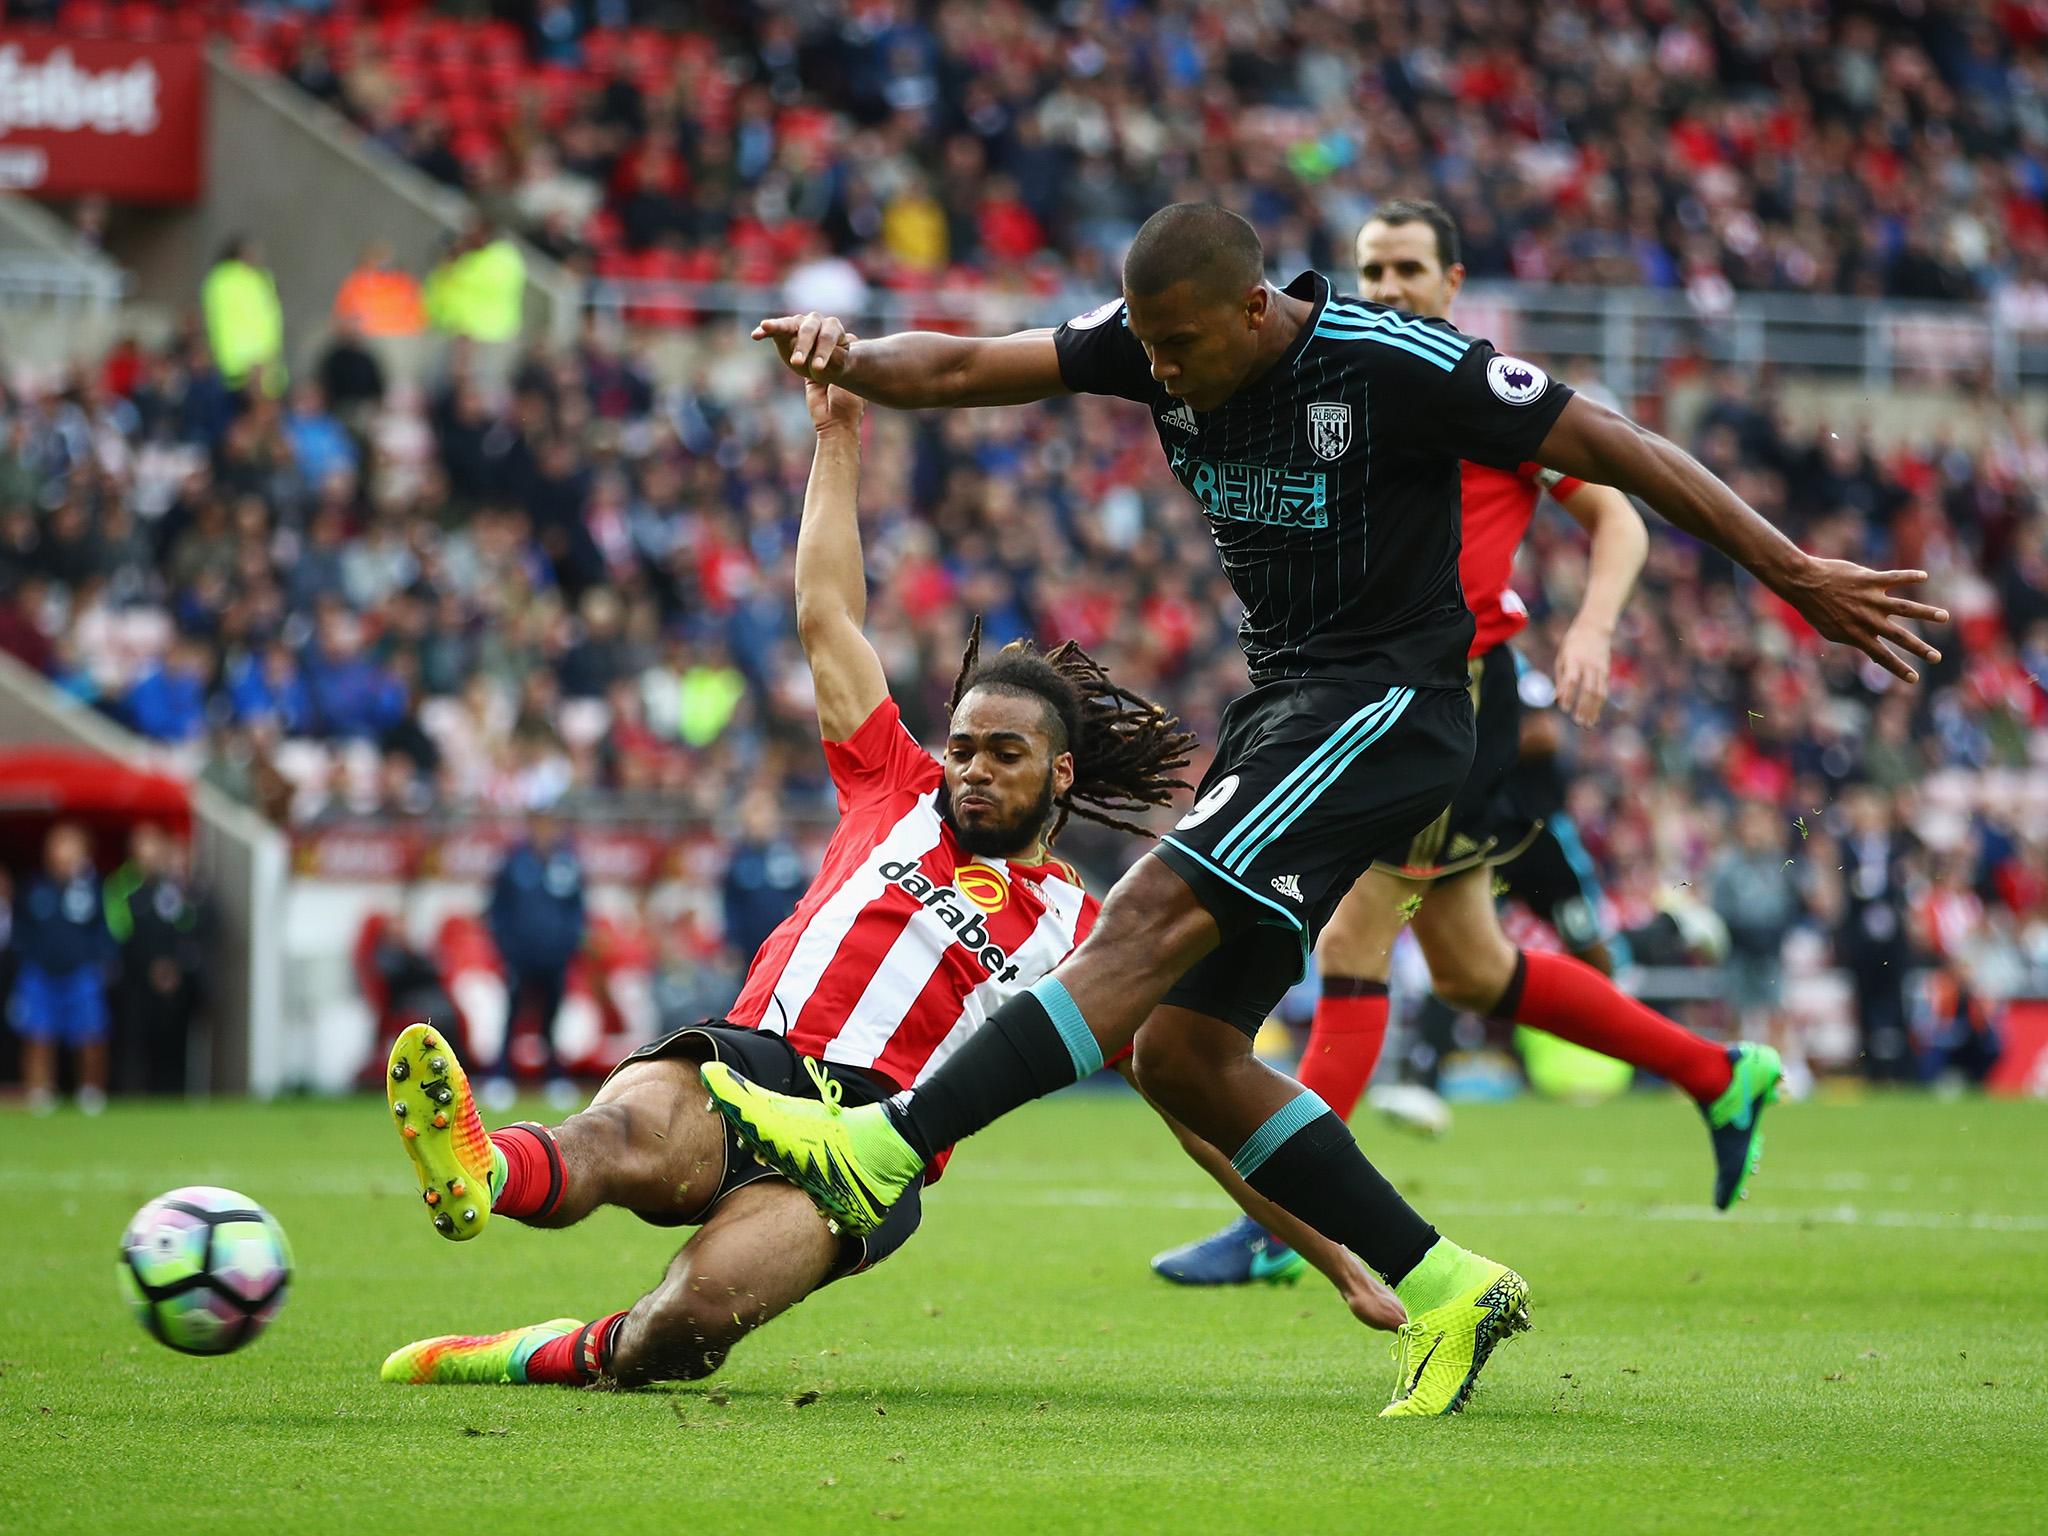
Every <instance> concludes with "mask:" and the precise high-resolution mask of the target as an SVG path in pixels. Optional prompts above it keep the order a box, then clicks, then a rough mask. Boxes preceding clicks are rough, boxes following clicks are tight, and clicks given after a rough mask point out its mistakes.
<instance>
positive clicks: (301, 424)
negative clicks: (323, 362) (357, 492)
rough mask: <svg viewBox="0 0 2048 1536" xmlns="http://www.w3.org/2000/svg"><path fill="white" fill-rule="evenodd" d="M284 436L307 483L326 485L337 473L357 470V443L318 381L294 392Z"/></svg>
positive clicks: (285, 423)
mask: <svg viewBox="0 0 2048 1536" xmlns="http://www.w3.org/2000/svg"><path fill="white" fill-rule="evenodd" d="M284 436H285V441H286V442H288V443H290V444H291V449H292V457H293V459H295V460H296V461H297V463H298V466H299V475H300V477H301V478H302V479H304V481H305V482H306V484H307V485H314V486H317V485H324V484H326V483H327V481H328V480H330V479H331V478H333V477H334V476H335V475H337V474H349V475H353V474H354V473H355V472H356V468H357V464H358V459H357V456H356V445H355V442H354V440H353V439H352V438H350V436H349V435H348V430H347V429H346V428H345V427H343V426H342V424H341V423H340V422H339V421H337V420H335V418H334V417H333V416H331V415H329V414H328V411H327V401H326V397H325V396H324V395H323V394H322V392H321V389H320V386H319V385H318V384H301V385H300V386H299V387H298V388H297V389H295V390H294V391H292V408H291V409H290V410H289V411H287V412H286V413H285V418H284Z"/></svg>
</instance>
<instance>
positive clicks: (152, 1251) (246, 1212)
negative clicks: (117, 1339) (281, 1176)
mask: <svg viewBox="0 0 2048 1536" xmlns="http://www.w3.org/2000/svg"><path fill="white" fill-rule="evenodd" d="M120 1273H121V1289H122V1290H123V1292H124V1293H125V1294H126V1295H127V1297H128V1304H129V1305H130V1306H131V1307H133V1308H134V1310H135V1320H136V1321H137V1322H139V1323H141V1324H142V1326H143V1327H144V1328H147V1329H148V1330H149V1332H150V1334H151V1335H152V1336H153V1337H154V1338H156V1339H157V1340H158V1341H159V1342H161V1343H164V1344H168V1345H170V1346H171V1348H173V1349H175V1350H178V1351H179V1352H181V1353H183V1354H187V1355H225V1354H228V1353H229V1352H231V1351H233V1350H237V1349H240V1348H241V1347H242V1346H243V1345H244V1344H247V1343H249V1342H250V1341H251V1340H252V1339H254V1338H255V1337H256V1336H257V1335H258V1334H259V1333H261V1332H262V1331H263V1330H264V1329H265V1328H267V1327H269V1326H270V1320H271V1319H272V1318H274V1317H276V1316H277V1313H278V1309H279V1308H281V1307H282V1306H283V1305H284V1293H285V1287H286V1286H287V1285H289V1284H290V1283H291V1278H292V1250H291V1245H290V1244H288V1243H287V1242H286V1241H285V1237H284V1228H282V1227H280V1226H279V1225H278V1224H277V1220H276V1218H275V1217H273V1216H272V1215H271V1214H270V1213H269V1212H268V1211H266V1210H264V1209H263V1207H262V1206H260V1205H258V1204H257V1203H256V1202H255V1201H253V1200H251V1199H249V1198H247V1197H246V1196H244V1195H238V1194H236V1193H235V1192H234V1191H233V1190H231V1189H217V1188H215V1187H214V1186H213V1185H211V1184H194V1185H191V1186H189V1187H188V1188H185V1189H174V1190H172V1191H171V1192H170V1193H169V1194H167V1195H159V1196H157V1198H156V1199H154V1200H152V1201H150V1202H149V1204H147V1205H145V1206H144V1207H143V1208H142V1209H141V1210H139V1211H137V1212H136V1213H135V1217H134V1219H133V1220H132V1221H130V1222H129V1223H128V1230H127V1232H126V1233H125V1234H123V1236H122V1238H121V1266H120Z"/></svg>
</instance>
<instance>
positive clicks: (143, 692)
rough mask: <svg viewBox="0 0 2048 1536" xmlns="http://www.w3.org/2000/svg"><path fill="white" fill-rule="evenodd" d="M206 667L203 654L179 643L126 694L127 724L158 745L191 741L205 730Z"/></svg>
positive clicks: (186, 644)
mask: <svg viewBox="0 0 2048 1536" xmlns="http://www.w3.org/2000/svg"><path fill="white" fill-rule="evenodd" d="M206 670H207V669H206V664H205V661H204V657H203V653H202V652H201V651H200V650H199V648H198V647H197V646H194V645H192V644H190V643H189V642H183V641H181V642H179V643H178V644H177V645H174V646H173V647H172V648H171V653H170V655H168V656H167V657H165V658H164V659H163V660H162V661H161V662H159V663H158V664H157V665H155V666H154V667H151V668H150V669H149V670H148V671H147V672H145V673H143V674H142V676H141V677H139V678H137V679H136V680H135V684H134V686H133V687H131V688H130V689H129V690H128V697H127V699H126V700H124V701H123V705H124V708H125V710H126V712H127V715H128V721H129V723H130V724H131V725H133V726H134V727H135V729H136V730H138V731H140V732H142V734H143V735H145V736H148V737H151V738H153V739H155V740H157V741H173V742H177V741H191V740H192V739H193V738H194V737H196V736H198V735H200V734H201V733H202V732H203V731H204V730H205V729H206V686H207V677H206Z"/></svg>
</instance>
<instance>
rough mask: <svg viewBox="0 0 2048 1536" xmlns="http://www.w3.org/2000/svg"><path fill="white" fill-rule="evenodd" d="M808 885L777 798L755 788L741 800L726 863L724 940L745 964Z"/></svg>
mask: <svg viewBox="0 0 2048 1536" xmlns="http://www.w3.org/2000/svg"><path fill="white" fill-rule="evenodd" d="M809 883H810V871H809V869H808V868H806V866H805V863H804V858H803V855H802V854H800V853H799V852H797V848H796V845H795V844H794V843H792V842H791V841H790V840H789V836H788V833H787V832H786V831H785V830H784V827H783V821H782V812H781V809H780V807H778V806H777V805H776V803H775V796H774V795H773V794H771V793H769V792H768V791H766V790H761V789H756V790H753V791H752V792H750V793H749V794H748V795H747V797H746V799H744V800H742V801H741V802H740V818H739V838H738V840H737V841H736V842H735V843H734V844H733V846H732V852H731V855H730V857H729V858H728V860H727V862H726V866H725V880H724V891H723V894H724V899H725V942H726V946H727V948H729V949H731V950H732V951H733V953H734V954H736V955H738V956H739V957H740V960H741V963H742V964H745V963H748V962H750V961H751V960H752V958H753V956H754V955H755V953H756V952H758V951H759V949H760V948H761V946H762V945H763V944H765V943H766V942H767V941H768V935H769V934H771V933H773V932H774V931H775V930H776V928H778V927H779V926H780V925H781V923H782V920H783V919H784V918H786V917H788V916H789V914H790V913H792V912H794V911H795V910H796V904H797V898H799V897H800V896H802V895H803V893H804V887H805V886H806V885H807V884H809Z"/></svg>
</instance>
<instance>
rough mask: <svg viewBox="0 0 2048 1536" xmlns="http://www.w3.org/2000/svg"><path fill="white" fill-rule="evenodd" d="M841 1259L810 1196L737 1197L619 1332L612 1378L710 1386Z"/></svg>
mask: <svg viewBox="0 0 2048 1536" xmlns="http://www.w3.org/2000/svg"><path fill="white" fill-rule="evenodd" d="M693 1096H694V1095H693ZM700 1104H701V1101H700ZM701 1112H702V1113H704V1114H705V1116H706V1118H707V1119H711V1120H713V1121H714V1122H715V1121H716V1117H715V1116H713V1115H711V1114H710V1113H709V1111H701ZM839 1251H840V1239H839V1238H838V1237H837V1236H836V1235H834V1233H833V1232H832V1230H831V1228H829V1227H828V1226H826V1224H825V1222H824V1220H823V1219H822V1218H821V1217H820V1216H819V1215H818V1210H817V1207H816V1206H814V1205H812V1204H811V1201H810V1197H809V1196H807V1195H805V1194H804V1193H803V1191H801V1190H799V1189H796V1188H794V1187H792V1186H790V1185H788V1184H785V1183H783V1182H782V1181H781V1180H780V1179H763V1180H761V1181H760V1182H759V1183H755V1184H749V1185H747V1186H746V1187H745V1188H744V1189H738V1190H735V1191H733V1193H732V1194H730V1195H728V1196H727V1197H726V1198H725V1199H723V1200H721V1201H720V1202H719V1203H718V1208H717V1209H716V1210H715V1211H713V1212H712V1213H711V1218H710V1220H708V1221H706V1222H705V1223H704V1225H703V1226H702V1227H700V1228H699V1229H698V1230H697V1234H696V1235H695V1236H694V1237H692V1238H691V1239H690V1240H689V1241H688V1242H687V1243H685V1244H684V1245H683V1248H682V1251H681V1252H680V1253H678V1254H677V1255H676V1257H675V1260H674V1262H673V1263H671V1264H670V1265H669V1268H668V1273H667V1274H666V1275H665V1276H663V1278H662V1282H661V1284H660V1285H658V1286H656V1287H655V1288H654V1289H653V1290H652V1291H649V1292H648V1293H647V1294H646V1295H645V1296H643V1297H641V1298H640V1300H639V1301H637V1302H635V1303H634V1304H633V1307H632V1310H630V1311H629V1312H627V1314H626V1316H625V1318H624V1319H623V1320H622V1321H621V1322H620V1324H619V1326H618V1328H617V1330H616V1331H615V1332H614V1333H613V1334H612V1337H611V1347H610V1352H609V1355H608V1357H607V1358H606V1361H605V1374H607V1375H608V1376H610V1377H612V1378H613V1379H614V1380H616V1381H617V1382H619V1383H620V1385H622V1386H638V1385H640V1384H642V1383H644V1382H650V1381H694V1380H696V1379H697V1378H699V1377H701V1376H709V1375H710V1374H711V1373H712V1372H713V1371H715V1370H717V1369H718V1368H719V1367H720V1366H721V1365H723V1364H724V1363H725V1357H726V1355H727V1354H728V1353H729V1352H730V1351H731V1349H732V1347H733V1346H734V1345H735V1344H737V1343H738V1342H739V1341H740V1340H741V1339H743V1338H745V1337H746V1336H747V1335H748V1334H750V1333H752V1332H753V1331H754V1330H755V1329H756V1328H759V1327H760V1326H761V1325H762V1324H763V1323H766V1322H768V1321H769V1320H771V1319H773V1318H776V1317H779V1316H781V1315H782V1314H783V1313H784V1312H787V1311H788V1310H789V1309H790V1308H791V1307H793V1306H795V1305H796V1304H797V1303H798V1302H800V1301H802V1300H803V1299H804V1298H805V1297H806V1296H808V1295H810V1294H811V1292H813V1291H815V1290H816V1289H818V1287H819V1286H821V1285H823V1284H824V1283H825V1282H826V1280H827V1279H829V1278H830V1277H831V1274H832V1268H833V1265H834V1264H835V1263H836V1262H837V1260H838V1256H839Z"/></svg>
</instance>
